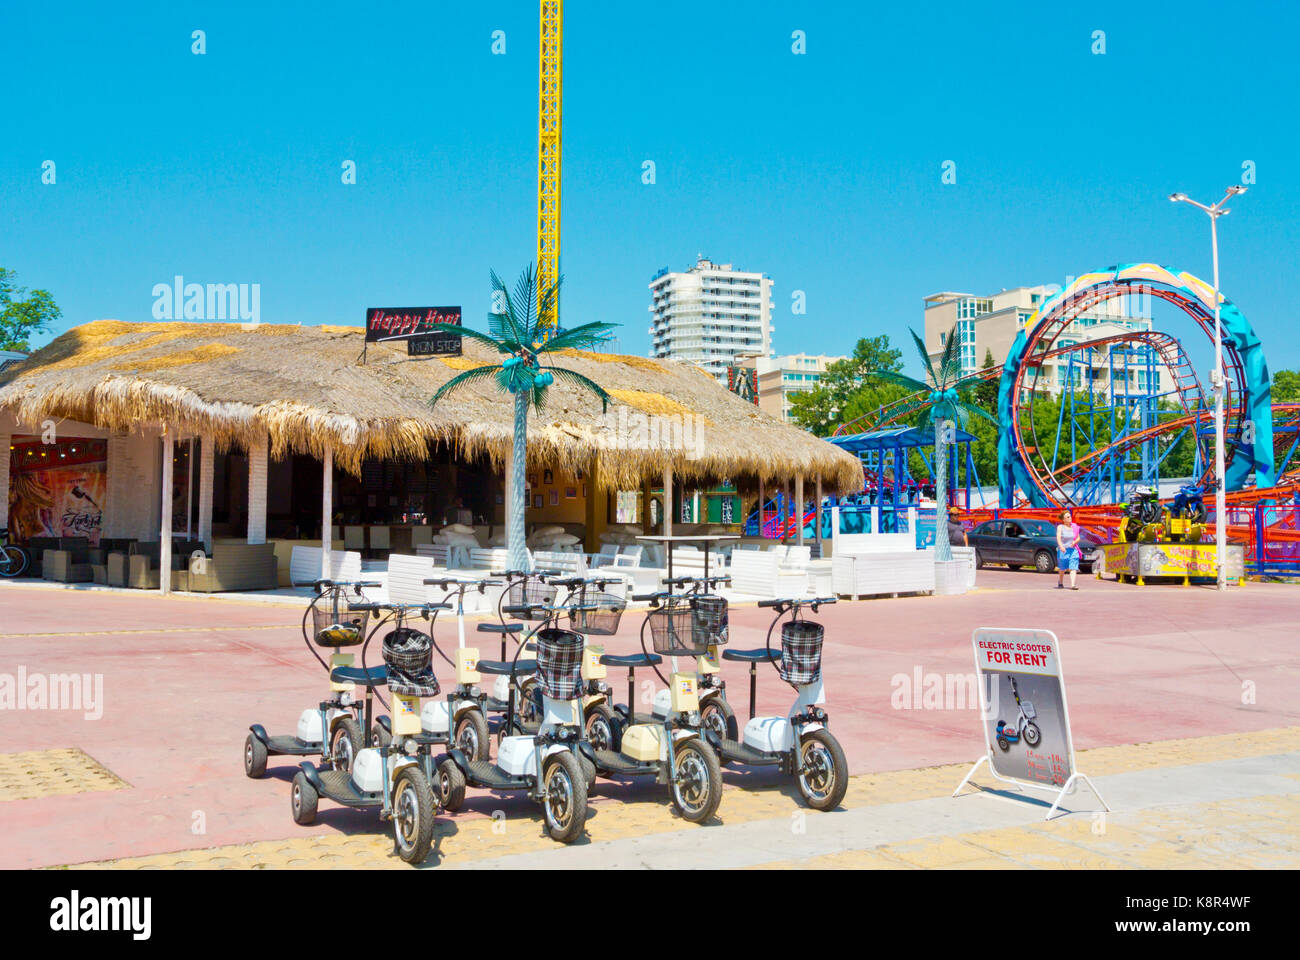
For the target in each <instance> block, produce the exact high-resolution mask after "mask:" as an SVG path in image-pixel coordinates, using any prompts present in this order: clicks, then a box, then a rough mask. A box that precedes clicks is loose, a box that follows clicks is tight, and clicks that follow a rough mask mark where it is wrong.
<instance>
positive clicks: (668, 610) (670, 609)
mask: <svg viewBox="0 0 1300 960" xmlns="http://www.w3.org/2000/svg"><path fill="white" fill-rule="evenodd" d="M646 619H647V620H648V621H649V623H650V642H651V643H652V644H654V648H655V653H658V654H661V655H662V656H665V657H699V656H703V655H704V654H706V653H708V652H709V642H710V641H709V638H708V634H707V632H706V631H704V630H698V629H696V626H695V611H694V609H693V608H692V605H691V602H690V601H689V600H688V599H687V598H685V597H678V598H672V599H665V601H664V603H663V606H660V607H657V608H655V609H653V610H651V611H650V613H649V614H648V615H647V617H646Z"/></svg>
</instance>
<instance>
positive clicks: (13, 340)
mask: <svg viewBox="0 0 1300 960" xmlns="http://www.w3.org/2000/svg"><path fill="white" fill-rule="evenodd" d="M15 279H16V274H14V272H13V271H12V270H6V269H5V268H4V267H0V350H19V351H26V350H30V349H31V338H32V337H34V336H35V335H36V334H38V333H44V332H45V331H46V330H48V329H49V327H50V324H52V323H54V322H55V321H56V320H58V319H59V318H60V317H61V316H63V312H62V311H61V310H59V308H58V306H57V305H56V304H55V303H54V297H52V296H50V293H49V291H48V290H33V291H31V294H30V295H26V294H27V290H26V288H24V287H19V286H17V285H16V284H15V283H14V281H15Z"/></svg>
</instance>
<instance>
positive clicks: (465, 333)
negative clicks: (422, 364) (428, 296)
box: [429, 264, 618, 570]
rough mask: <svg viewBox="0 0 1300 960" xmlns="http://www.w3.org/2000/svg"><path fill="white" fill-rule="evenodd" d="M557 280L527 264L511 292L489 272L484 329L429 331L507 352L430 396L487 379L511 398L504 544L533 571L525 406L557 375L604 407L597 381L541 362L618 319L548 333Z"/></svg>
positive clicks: (583, 345)
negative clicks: (544, 283)
mask: <svg viewBox="0 0 1300 960" xmlns="http://www.w3.org/2000/svg"><path fill="white" fill-rule="evenodd" d="M559 289H560V281H558V280H557V281H556V282H555V283H553V284H551V286H550V287H548V288H546V289H544V290H542V291H540V292H539V291H538V289H537V277H536V276H535V275H534V273H533V267H532V265H531V264H530V265H529V266H528V267H527V268H525V270H524V272H523V273H522V274H520V276H519V280H518V282H516V284H515V292H514V296H513V297H512V296H511V294H510V291H509V290H507V289H506V285H505V283H503V282H502V280H501V278H500V277H498V276H497V275H496V272H495V271H493V272H492V304H493V306H494V307H498V308H500V310H501V312H500V313H490V314H488V330H489V332H488V333H483V332H481V331H479V330H473V329H471V328H469V327H462V326H456V325H454V324H445V323H436V324H433V325H432V329H433V330H440V331H442V332H444V333H455V334H460V335H461V336H462V337H468V338H470V339H471V340H477V341H479V342H480V343H484V344H487V345H488V346H489V347H492V348H493V349H495V350H496V351H497V353H500V354H505V355H506V357H505V359H504V360H502V362H501V363H497V364H485V365H484V366H481V367H475V368H474V369H473V370H466V371H465V372H464V373H461V374H459V375H457V376H455V377H452V378H451V379H450V380H448V381H447V382H446V383H444V384H443V385H442V386H441V387H439V388H438V392H437V393H435V394H434V395H433V398H432V399H431V400H430V401H429V406H430V407H433V406H435V405H436V404H437V402H438V401H439V400H441V399H442V398H443V397H444V396H446V395H447V394H448V393H450V392H451V391H453V390H455V389H456V388H457V387H462V386H464V385H465V384H467V383H475V382H477V381H479V380H486V379H488V378H491V379H493V380H495V381H496V384H497V387H498V388H500V389H501V390H502V391H503V392H504V393H508V394H510V395H512V396H513V397H514V405H515V435H514V447H513V459H512V461H511V499H512V500H513V501H514V502H513V503H512V504H511V505H510V507H511V509H510V510H509V511H508V516H509V522H508V523H507V525H506V544H507V546H508V547H509V551H510V552H509V559H510V568H511V569H512V570H531V569H532V566H531V564H530V562H529V559H528V551H527V549H526V548H525V546H524V510H525V509H526V506H527V503H528V499H527V498H528V492H527V490H526V489H525V488H524V475H525V473H526V469H527V459H528V408H529V406H530V405H531V406H533V407H534V408H536V409H538V410H540V409H541V408H542V406H543V405H544V404H545V402H546V388H547V387H549V386H550V385H551V384H552V383H554V382H555V379H556V378H557V377H558V378H559V379H561V380H565V381H568V382H569V383H572V384H574V385H576V386H580V387H584V388H586V389H587V390H590V391H591V392H592V393H594V394H595V395H596V396H598V397H600V402H601V406H602V408H603V409H608V407H609V394H608V393H606V392H605V390H604V388H602V387H601V386H600V384H598V383H596V382H595V381H594V380H592V379H590V378H589V377H584V376H583V375H582V374H580V373H575V372H574V371H573V370H566V369H564V368H563V367H557V366H554V365H551V364H543V362H542V359H543V357H544V356H545V355H546V354H548V353H556V352H557V351H560V350H567V349H577V350H583V349H589V348H591V347H594V346H596V345H598V344H601V343H604V342H605V341H606V340H608V339H609V331H611V330H613V329H614V327H616V326H618V324H614V323H585V324H583V325H582V326H580V327H574V328H573V329H572V330H565V331H563V332H558V333H554V335H550V334H552V333H553V332H554V331H555V330H556V304H557V297H558V294H559Z"/></svg>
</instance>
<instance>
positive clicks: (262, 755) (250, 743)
mask: <svg viewBox="0 0 1300 960" xmlns="http://www.w3.org/2000/svg"><path fill="white" fill-rule="evenodd" d="M264 773H266V744H264V743H263V742H262V741H261V740H259V739H257V737H255V736H253V735H252V734H251V733H250V734H249V735H248V739H247V740H245V741H244V774H245V775H246V776H248V777H251V778H252V779H254V780H256V779H257V778H258V777H260V776H262V775H263V774H264Z"/></svg>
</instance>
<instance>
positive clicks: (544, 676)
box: [536, 627, 584, 700]
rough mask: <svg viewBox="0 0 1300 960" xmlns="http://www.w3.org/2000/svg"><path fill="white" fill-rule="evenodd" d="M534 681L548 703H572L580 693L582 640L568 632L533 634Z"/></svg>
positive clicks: (548, 630)
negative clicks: (565, 701) (535, 643)
mask: <svg viewBox="0 0 1300 960" xmlns="http://www.w3.org/2000/svg"><path fill="white" fill-rule="evenodd" d="M536 640H537V679H538V682H539V683H540V684H541V686H542V691H543V692H544V693H545V694H546V695H547V696H548V697H550V698H551V699H552V700H573V699H575V698H576V697H577V696H578V694H579V693H581V692H582V690H583V688H584V685H583V682H582V647H583V639H582V635H581V634H579V633H574V632H573V631H572V630H561V629H559V628H558V627H546V628H544V629H542V630H538V631H537V637H536Z"/></svg>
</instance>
